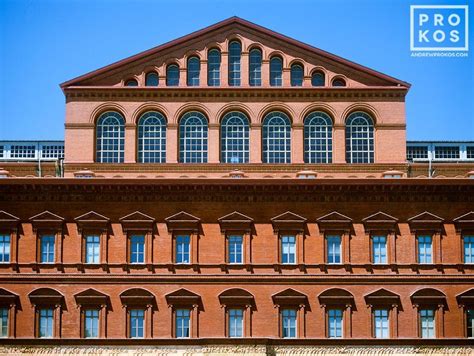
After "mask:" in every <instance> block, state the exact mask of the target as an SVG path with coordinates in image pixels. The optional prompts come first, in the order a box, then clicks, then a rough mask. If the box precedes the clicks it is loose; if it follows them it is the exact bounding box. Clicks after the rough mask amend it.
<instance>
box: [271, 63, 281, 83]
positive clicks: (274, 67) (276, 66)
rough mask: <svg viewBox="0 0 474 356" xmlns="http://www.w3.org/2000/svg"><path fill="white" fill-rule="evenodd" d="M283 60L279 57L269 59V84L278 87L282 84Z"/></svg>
mask: <svg viewBox="0 0 474 356" xmlns="http://www.w3.org/2000/svg"><path fill="white" fill-rule="evenodd" d="M282 78H283V61H282V60H281V58H280V57H273V58H272V59H271V60H270V85H271V86H273V87H279V86H281V85H282V82H283V80H282Z"/></svg>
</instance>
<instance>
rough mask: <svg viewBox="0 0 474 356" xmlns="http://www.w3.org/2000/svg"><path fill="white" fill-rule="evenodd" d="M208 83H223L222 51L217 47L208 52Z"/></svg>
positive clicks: (217, 84)
mask: <svg viewBox="0 0 474 356" xmlns="http://www.w3.org/2000/svg"><path fill="white" fill-rule="evenodd" d="M207 85H209V86H210V87H217V86H219V85H221V52H220V51H219V50H218V49H215V48H214V49H211V50H210V51H209V52H208V54H207Z"/></svg>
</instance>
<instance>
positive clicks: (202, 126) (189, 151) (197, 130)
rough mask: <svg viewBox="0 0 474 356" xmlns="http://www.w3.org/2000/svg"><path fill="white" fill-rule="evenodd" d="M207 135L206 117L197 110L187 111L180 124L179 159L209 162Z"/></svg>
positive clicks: (190, 161)
mask: <svg viewBox="0 0 474 356" xmlns="http://www.w3.org/2000/svg"><path fill="white" fill-rule="evenodd" d="M207 137H208V125H207V119H206V117H205V116H204V115H203V114H201V113H200V112H197V111H190V112H187V113H185V114H184V115H183V116H182V117H181V120H180V124H179V161H180V162H181V163H207V152H208V147H207Z"/></svg>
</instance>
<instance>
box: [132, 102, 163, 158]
mask: <svg viewBox="0 0 474 356" xmlns="http://www.w3.org/2000/svg"><path fill="white" fill-rule="evenodd" d="M138 161H139V162H140V163H165V162H166V119H165V117H164V116H163V115H162V114H161V113H159V112H156V111H149V112H146V113H144V114H143V115H142V116H141V117H140V120H138Z"/></svg>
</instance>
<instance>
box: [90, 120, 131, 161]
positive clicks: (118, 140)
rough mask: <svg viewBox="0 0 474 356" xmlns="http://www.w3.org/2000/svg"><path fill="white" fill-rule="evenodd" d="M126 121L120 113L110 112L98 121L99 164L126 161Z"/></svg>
mask: <svg viewBox="0 0 474 356" xmlns="http://www.w3.org/2000/svg"><path fill="white" fill-rule="evenodd" d="M124 145H125V120H124V118H123V117H122V115H120V114H119V113H118V112H113V111H108V112H105V113H103V114H102V115H100V117H99V120H98V121H97V141H96V160H97V162H99V163H121V162H123V161H124Z"/></svg>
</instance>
